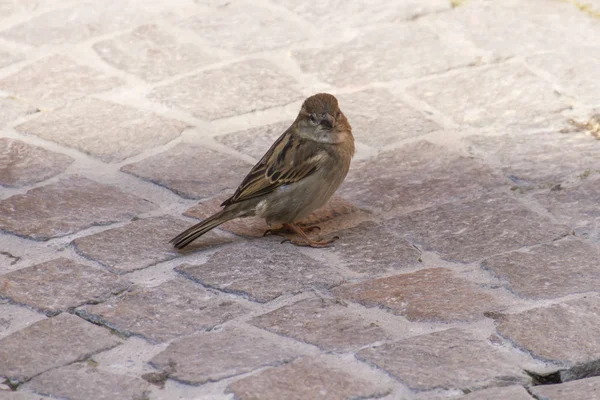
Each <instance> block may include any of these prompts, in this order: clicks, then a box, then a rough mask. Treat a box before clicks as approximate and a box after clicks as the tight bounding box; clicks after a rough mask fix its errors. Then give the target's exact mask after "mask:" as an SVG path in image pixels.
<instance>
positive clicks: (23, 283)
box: [0, 258, 130, 316]
mask: <svg viewBox="0 0 600 400" xmlns="http://www.w3.org/2000/svg"><path fill="white" fill-rule="evenodd" d="M129 286H130V283H129V282H127V281H126V280H125V279H122V278H119V277H118V276H116V275H113V274H111V273H109V272H106V271H103V270H101V269H98V268H92V267H89V266H87V265H83V264H77V263H75V262H74V261H72V260H69V259H66V258H57V259H54V260H51V261H48V262H45V263H42V264H37V265H34V266H32V267H27V268H22V269H19V270H16V271H13V272H9V273H7V274H4V275H0V297H5V298H9V299H10V300H12V301H13V302H15V303H18V304H24V305H26V306H29V307H32V308H35V309H37V310H40V311H41V312H43V313H45V314H46V315H49V316H51V315H56V314H58V313H60V312H62V311H70V310H72V309H74V308H75V307H77V306H80V305H82V304H89V303H98V302H102V301H105V300H106V299H108V298H109V297H110V296H111V295H113V294H117V293H120V292H123V291H124V290H126V289H127V288H128V287H129Z"/></svg>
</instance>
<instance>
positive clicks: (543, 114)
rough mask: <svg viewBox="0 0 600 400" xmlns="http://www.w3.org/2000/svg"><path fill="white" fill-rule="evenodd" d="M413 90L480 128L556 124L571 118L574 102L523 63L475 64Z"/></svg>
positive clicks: (457, 117)
mask: <svg viewBox="0 0 600 400" xmlns="http://www.w3.org/2000/svg"><path fill="white" fill-rule="evenodd" d="M408 90H409V92H410V93H412V94H414V95H415V96H417V97H418V98H420V99H421V100H423V101H425V102H426V103H428V104H430V105H432V106H433V107H435V108H437V109H438V110H439V111H440V112H442V113H443V114H445V115H448V116H450V117H452V119H454V121H456V122H457V123H458V124H465V125H471V126H474V127H478V128H483V127H486V128H487V127H490V126H498V127H502V129H506V127H507V126H515V127H518V128H538V127H548V126H553V125H556V124H557V121H562V120H564V119H565V118H564V117H563V116H562V115H561V114H560V112H561V111H563V110H566V109H567V108H568V107H569V104H568V101H567V100H566V99H563V98H562V97H561V95H560V94H558V93H557V92H555V91H554V89H553V88H552V85H551V84H549V83H547V82H545V81H543V80H542V79H541V78H539V77H537V76H535V75H534V74H533V73H531V72H530V71H529V70H528V69H527V68H526V67H525V66H524V65H522V64H519V63H509V64H501V65H494V66H491V67H482V68H471V69H467V70H464V71H462V72H460V73H458V74H456V75H452V76H443V77H439V78H435V79H432V80H428V81H424V82H419V83H416V84H414V85H413V86H411V87H410V88H409V89H408ZM457 93H460V94H461V95H460V96H457Z"/></svg>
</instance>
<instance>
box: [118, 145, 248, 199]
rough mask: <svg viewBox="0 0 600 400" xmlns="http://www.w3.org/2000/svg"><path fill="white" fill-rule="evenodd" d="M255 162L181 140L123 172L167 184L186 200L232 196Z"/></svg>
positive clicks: (124, 169) (165, 185)
mask: <svg viewBox="0 0 600 400" xmlns="http://www.w3.org/2000/svg"><path fill="white" fill-rule="evenodd" d="M251 168H252V164H250V163H247V162H246V161H242V160H238V159H237V158H235V157H232V156H230V155H227V154H223V153H219V152H217V151H215V150H211V149H208V148H206V147H204V146H200V145H194V144H190V143H180V144H178V145H177V146H175V147H173V148H171V149H169V150H167V151H165V152H163V153H159V154H157V155H155V156H151V157H148V158H146V159H144V160H142V161H138V162H136V163H133V164H127V165H125V166H123V167H121V171H123V172H127V173H130V174H132V175H135V176H138V177H140V178H143V179H146V180H149V181H151V182H153V183H156V184H157V185H160V186H163V187H166V188H167V189H169V190H171V191H173V192H175V193H176V194H178V195H179V196H181V197H183V198H186V199H202V198H206V197H213V196H216V195H218V194H220V193H221V192H223V191H224V190H227V191H228V192H230V194H229V193H228V194H229V195H232V194H233V193H234V191H235V189H236V188H237V187H238V186H239V185H240V183H242V181H243V180H244V177H245V176H246V174H247V173H248V172H250V169H251Z"/></svg>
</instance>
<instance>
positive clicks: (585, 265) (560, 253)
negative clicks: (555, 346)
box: [482, 239, 600, 299]
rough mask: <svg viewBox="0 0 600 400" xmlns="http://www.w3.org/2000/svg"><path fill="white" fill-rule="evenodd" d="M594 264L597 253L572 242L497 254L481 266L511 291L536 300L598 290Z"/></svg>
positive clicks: (599, 260)
mask: <svg viewBox="0 0 600 400" xmlns="http://www.w3.org/2000/svg"><path fill="white" fill-rule="evenodd" d="M598 265H600V250H599V249H598V248H597V247H594V246H591V245H589V244H587V243H586V242H583V241H581V240H575V239H567V240H561V241H557V242H553V243H549V244H546V245H543V246H540V247H535V248H533V249H529V250H528V251H526V252H520V251H518V252H512V253H507V254H502V255H498V256H495V257H492V258H490V259H487V260H484V261H483V263H482V267H483V268H484V269H487V270H490V271H492V272H493V273H494V274H495V275H496V276H498V277H499V278H501V279H502V280H504V281H506V282H507V285H508V288H509V289H510V290H511V291H512V292H514V293H516V294H518V295H521V296H524V297H530V298H536V299H545V298H554V297H562V296H567V295H569V294H574V293H583V292H588V291H594V290H598V288H600V276H598V269H597V266H598Z"/></svg>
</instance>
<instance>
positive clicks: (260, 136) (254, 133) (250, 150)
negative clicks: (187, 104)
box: [215, 120, 293, 161]
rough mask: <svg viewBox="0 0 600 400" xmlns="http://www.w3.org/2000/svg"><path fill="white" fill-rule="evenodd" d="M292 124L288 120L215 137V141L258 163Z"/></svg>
mask: <svg viewBox="0 0 600 400" xmlns="http://www.w3.org/2000/svg"><path fill="white" fill-rule="evenodd" d="M292 122H293V120H289V121H282V122H278V123H275V124H271V125H265V126H259V127H257V128H250V129H246V130H244V131H240V132H233V133H228V134H227V135H223V136H217V137H215V139H216V140H217V141H219V142H221V143H223V144H224V145H225V146H228V147H232V148H234V149H235V150H237V151H239V152H240V153H244V154H248V155H249V156H252V157H254V158H255V159H256V161H258V160H260V159H261V158H262V156H263V155H264V154H265V153H266V152H267V150H269V149H270V148H271V145H272V144H273V143H274V142H275V140H277V138H279V136H281V135H282V134H283V133H284V132H285V131H286V130H287V129H288V128H289V127H290V125H292Z"/></svg>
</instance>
